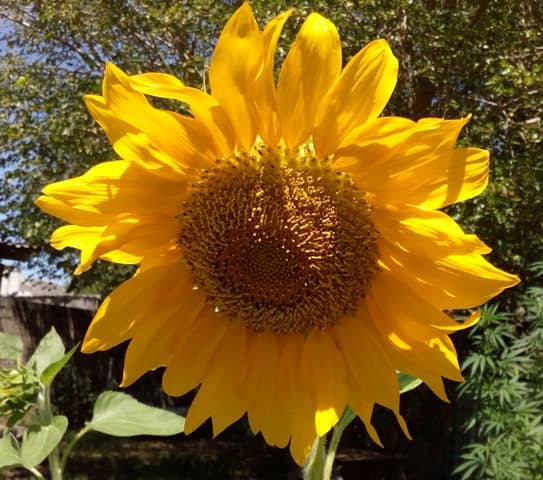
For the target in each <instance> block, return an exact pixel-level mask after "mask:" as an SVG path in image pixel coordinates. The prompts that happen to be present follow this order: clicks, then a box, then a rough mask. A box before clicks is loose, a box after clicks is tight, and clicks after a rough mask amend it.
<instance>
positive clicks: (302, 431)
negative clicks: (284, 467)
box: [37, 3, 518, 464]
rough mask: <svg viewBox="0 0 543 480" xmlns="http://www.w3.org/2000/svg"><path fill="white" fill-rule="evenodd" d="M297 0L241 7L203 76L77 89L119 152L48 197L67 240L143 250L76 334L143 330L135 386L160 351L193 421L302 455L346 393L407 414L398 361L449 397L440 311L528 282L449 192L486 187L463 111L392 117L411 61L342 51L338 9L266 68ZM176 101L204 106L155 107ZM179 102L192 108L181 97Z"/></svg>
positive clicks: (120, 338) (132, 352)
mask: <svg viewBox="0 0 543 480" xmlns="http://www.w3.org/2000/svg"><path fill="white" fill-rule="evenodd" d="M289 15H290V12H289V11H287V12H284V13H283V14H281V15H279V16H277V17H275V18H274V19H273V20H271V21H270V22H269V23H268V24H267V25H266V27H265V28H264V30H263V31H260V30H259V27H258V25H257V23H256V21H255V19H254V16H253V13H252V10H251V7H250V6H249V4H248V3H244V4H243V5H242V6H241V7H240V8H239V9H238V10H237V11H236V12H235V13H234V14H233V16H232V17H231V18H230V19H229V20H228V22H227V23H226V25H225V27H224V29H223V31H222V33H221V35H220V38H219V40H218V42H217V45H216V48H215V50H214V53H213V55H212V57H211V63H210V69H209V83H210V87H211V93H210V94H208V93H206V92H204V91H201V90H198V89H195V88H191V87H188V86H185V85H184V84H183V83H182V82H181V81H179V80H178V79H177V78H175V77H174V76H171V75H166V74H161V73H144V74H139V75H127V74H126V73H124V72H123V71H121V70H120V69H119V68H117V67H115V66H114V65H111V64H108V65H107V67H106V71H105V77H104V81H103V91H102V95H101V96H100V95H89V96H87V97H86V98H85V101H86V104H87V107H88V109H89V111H90V113H91V114H92V116H93V117H94V118H95V119H96V121H97V122H98V123H99V124H100V125H101V126H102V127H103V129H104V130H105V132H106V134H107V136H108V138H109V140H110V141H111V143H112V145H113V148H114V150H115V152H116V153H117V154H118V155H119V157H120V158H121V159H120V160H116V161H108V162H103V163H100V164H98V165H96V166H94V167H93V168H91V169H90V170H88V171H87V172H86V173H85V174H83V175H82V176H80V177H77V178H72V179H68V180H64V181H60V182H57V183H53V184H51V185H48V186H46V187H45V188H44V190H43V195H42V196H40V197H39V198H38V200H37V203H38V205H39V206H40V207H41V208H42V209H43V210H45V211H46V212H48V213H50V214H52V215H55V216H57V217H59V218H61V219H62V220H64V221H66V222H68V223H69V224H68V225H64V226H61V227H60V228H58V229H57V230H56V231H55V232H54V233H53V235H52V238H51V243H52V245H53V246H54V247H55V248H57V249H63V248H65V247H74V248H77V249H79V250H81V262H80V265H79V266H78V267H77V270H76V273H80V272H83V271H84V270H86V269H87V268H89V267H90V266H91V264H92V263H93V262H94V261H95V260H96V259H99V258H100V259H104V260H108V261H111V262H116V263H122V264H138V265H139V268H138V270H137V272H136V273H135V275H134V276H133V277H132V278H131V279H129V280H128V281H126V282H125V283H123V284H122V285H120V286H119V287H118V288H117V289H116V290H114V291H113V292H112V293H111V294H110V295H109V296H108V297H107V298H106V299H105V300H104V302H103V303H102V305H101V306H100V308H99V309H98V312H97V313H96V316H95V317H94V319H93V321H92V323H91V325H90V327H89V329H88V332H87V334H86V337H85V340H84V343H83V347H82V349H83V351H84V352H88V353H90V352H95V351H97V350H104V349H108V348H111V347H113V346H115V345H118V344H119V343H121V342H125V341H127V340H130V343H129V345H128V348H127V350H126V357H125V363H124V374H123V385H129V384H131V383H132V382H134V381H135V380H136V379H138V378H139V377H140V376H141V375H143V374H144V373H145V372H147V371H149V370H152V369H156V368H158V367H165V371H164V374H163V388H164V390H165V392H167V393H168V394H170V395H175V396H177V395H183V394H185V393H187V392H189V391H190V390H192V389H195V388H198V392H197V394H196V396H195V399H194V401H193V402H192V405H191V407H190V409H189V411H188V414H187V418H186V425H185V430H186V433H190V432H192V431H194V430H195V429H196V428H197V427H198V426H199V425H200V424H202V422H204V421H205V420H206V419H208V418H209V417H211V420H212V424H213V429H214V434H215V435H216V434H218V433H219V432H221V431H222V430H223V429H224V428H226V427H227V426H229V425H230V424H232V423H233V422H235V421H236V420H238V419H239V418H240V417H242V416H243V415H244V414H245V413H247V416H248V421H249V425H250V427H251V429H252V430H253V431H254V432H255V433H256V432H262V435H263V437H264V439H265V440H266V441H267V442H268V443H269V444H271V445H276V446H279V447H284V446H286V445H287V444H288V443H289V442H290V451H291V453H292V455H293V458H294V459H295V460H296V461H297V462H298V463H300V464H301V463H303V461H304V459H305V458H306V455H307V453H308V450H309V448H310V446H311V444H312V442H313V440H314V439H315V437H316V436H317V435H318V436H322V435H324V434H326V433H327V432H328V431H329V430H330V429H331V428H332V427H333V426H334V425H335V424H336V423H337V421H338V418H339V416H340V415H341V413H342V411H343V410H344V408H345V406H346V405H349V406H350V407H351V408H352V409H353V410H354V411H355V412H356V413H357V415H358V416H359V417H360V418H361V420H362V421H363V422H364V424H365V426H366V429H367V431H368V433H369V434H370V436H371V437H372V438H373V439H374V440H375V441H376V442H377V443H380V440H379V437H378V434H377V432H376V431H375V429H374V427H373V426H372V425H371V415H372V410H373V406H374V404H380V405H383V406H385V407H387V408H389V409H390V410H391V411H392V412H393V413H394V415H395V416H396V418H397V419H398V421H399V423H400V425H401V427H402V429H403V430H404V432H405V433H406V435H409V433H408V431H407V427H406V425H405V422H404V420H403V418H402V417H401V415H400V412H399V387H398V380H397V375H396V373H397V371H401V372H404V373H406V374H409V375H412V376H415V377H418V378H420V379H422V380H423V381H424V382H425V383H426V384H427V385H428V387H429V388H430V389H432V391H433V392H435V394H436V395H437V396H438V397H440V398H442V399H443V400H446V398H447V397H446V394H445V390H444V387H443V380H442V378H448V379H452V380H456V381H461V380H462V376H461V374H460V370H459V366H458V361H457V357H456V352H455V349H454V346H453V344H452V342H451V340H450V338H449V334H450V333H452V332H454V331H457V330H460V329H462V328H466V327H467V326H469V325H471V324H473V323H474V322H475V321H476V320H477V317H478V313H477V312H476V313H474V314H473V315H472V316H471V317H470V318H469V319H468V320H467V321H466V322H464V323H457V322H456V321H454V320H452V319H451V318H450V317H449V316H448V315H446V314H445V313H444V312H443V311H444V310H451V309H469V308H472V307H476V306H478V305H480V304H481V303H483V302H486V301H487V300H489V299H490V298H492V297H494V296H495V295H497V294H499V293H500V292H501V291H502V290H504V289H505V288H508V287H511V286H513V285H515V284H516V283H517V282H518V278H517V277H516V276H514V275H510V274H508V273H506V272H503V271H501V270H499V269H497V268H495V267H493V266H492V265H491V264H490V263H488V262H487V261H486V260H485V259H484V258H483V256H482V255H483V254H486V253H488V252H489V251H490V249H489V248H488V247H487V246H486V245H485V244H484V243H483V242H481V241H480V240H479V239H478V238H477V237H476V236H475V235H470V234H465V233H464V232H463V231H462V229H461V228H460V227H459V226H458V225H457V224H456V223H455V221H454V220H453V219H451V218H450V217H449V216H447V215H446V214H445V213H443V212H442V211H440V210H439V209H440V208H442V207H444V206H446V205H449V204H452V203H455V202H458V201H462V200H465V199H468V198H471V197H474V196H476V195H478V194H479V193H480V192H482V191H483V190H484V188H485V187H486V184H487V181H488V152H487V151H486V150H481V149H478V148H471V147H468V148H455V142H456V139H457V137H458V135H459V133H460V130H461V129H462V127H463V126H464V125H465V124H466V122H467V121H468V119H469V117H466V118H463V119H458V120H443V119H440V118H424V119H421V120H419V121H417V122H414V121H411V120H408V119H405V118H400V117H394V116H380V114H381V112H382V110H383V108H384V107H385V105H386V103H387V101H388V99H389V97H390V95H391V93H392V91H393V89H394V87H395V84H396V79H397V73H398V61H397V60H396V58H395V57H394V56H393V54H392V52H391V50H390V47H389V46H388V44H387V42H386V41H384V40H376V41H373V42H371V43H369V44H368V45H367V46H365V47H364V48H363V49H362V50H361V51H359V52H358V53H357V54H356V55H355V56H354V57H353V58H351V59H350V61H349V62H348V63H347V64H346V66H345V68H342V56H341V45H340V39H339V35H338V33H337V30H336V28H335V26H334V25H333V24H332V23H331V22H330V21H328V20H327V19H325V18H323V17H322V16H320V15H318V14H315V13H313V14H311V15H309V16H308V17H307V19H306V20H305V22H304V23H303V25H302V27H301V29H300V31H299V32H298V34H297V36H296V38H295V40H294V43H293V44H292V46H291V48H290V50H289V52H288V54H287V55H286V57H285V59H284V61H283V64H282V66H281V69H280V73H279V78H278V81H277V83H276V82H275V81H274V75H273V73H274V58H275V51H276V46H277V41H278V38H279V35H280V32H281V29H282V27H283V25H284V23H285V21H286V20H287V18H288V17H289ZM148 96H153V97H158V98H165V99H170V100H171V99H173V100H176V101H179V102H181V104H182V105H183V106H184V107H187V106H188V108H189V109H190V112H191V115H182V114H180V113H176V112H173V111H168V110H163V109H158V108H155V107H154V106H153V105H152V104H151V103H150V102H149V101H148V99H147V97H148ZM180 111H182V109H180Z"/></svg>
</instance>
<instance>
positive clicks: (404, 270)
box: [378, 237, 520, 310]
mask: <svg viewBox="0 0 543 480" xmlns="http://www.w3.org/2000/svg"><path fill="white" fill-rule="evenodd" d="M378 249H379V264H380V266H381V268H383V269H384V270H385V271H388V272H390V274H391V275H392V276H394V277H395V278H397V279H399V280H401V281H402V282H403V283H404V284H406V285H409V287H410V288H412V289H413V290H414V291H415V292H416V293H418V295H420V296H421V297H422V298H425V299H426V300H427V301H428V302H430V303H431V304H432V305H434V306H435V307H437V308H439V309H442V310H446V309H451V310H452V309H462V308H473V307H477V306H479V305H482V304H483V303H485V302H486V301H488V300H490V299H491V298H492V297H495V296H496V295H498V294H500V293H501V292H502V291H503V290H505V289H506V288H510V287H513V286H514V285H516V284H517V283H518V282H519V281H520V280H519V278H518V277H517V276H516V275H511V274H509V273H506V272H504V271H503V270H500V269H499V268H496V267H494V266H492V265H491V264H490V263H489V262H487V261H486V260H485V259H484V258H483V257H482V256H481V255H479V254H466V255H449V256H447V257H443V258H439V259H433V258H431V257H428V256H425V255H417V254H415V253H411V252H410V253H407V252H405V251H404V250H403V249H401V248H399V247H398V246H396V245H393V244H391V243H390V242H388V241H387V240H386V239H384V238H383V237H380V238H379V240H378Z"/></svg>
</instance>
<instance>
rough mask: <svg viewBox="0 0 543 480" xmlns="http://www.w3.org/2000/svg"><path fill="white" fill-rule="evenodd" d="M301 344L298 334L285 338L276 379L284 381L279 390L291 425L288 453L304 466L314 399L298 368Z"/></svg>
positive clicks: (312, 429)
mask: <svg viewBox="0 0 543 480" xmlns="http://www.w3.org/2000/svg"><path fill="white" fill-rule="evenodd" d="M304 341H305V340H304V338H303V336H302V335H288V336H287V337H286V338H285V341H284V342H283V348H282V349H281V358H280V372H281V373H280V376H281V377H282V378H284V379H285V380H286V381H285V383H284V384H283V388H284V392H285V396H286V398H287V406H288V409H289V418H290V425H291V439H290V453H291V455H292V458H293V459H294V461H295V462H296V463H297V464H298V465H300V466H301V465H303V464H304V462H305V460H306V458H307V455H308V454H309V451H310V450H311V445H312V444H313V441H314V440H315V438H316V435H317V431H316V428H315V399H314V398H313V396H312V395H311V392H310V391H309V390H308V388H307V381H306V379H305V378H304V377H303V374H302V371H301V368H300V366H301V359H302V352H303V346H304Z"/></svg>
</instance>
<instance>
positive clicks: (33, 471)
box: [27, 467, 45, 480]
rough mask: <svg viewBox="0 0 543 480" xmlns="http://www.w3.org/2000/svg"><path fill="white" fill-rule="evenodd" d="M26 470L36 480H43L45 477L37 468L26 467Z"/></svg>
mask: <svg viewBox="0 0 543 480" xmlns="http://www.w3.org/2000/svg"><path fill="white" fill-rule="evenodd" d="M27 470H28V471H29V472H30V473H31V474H32V475H34V476H35V477H36V478H39V479H41V480H45V477H44V476H43V475H42V474H41V472H40V471H39V470H38V469H37V468H34V467H30V468H28V467H27Z"/></svg>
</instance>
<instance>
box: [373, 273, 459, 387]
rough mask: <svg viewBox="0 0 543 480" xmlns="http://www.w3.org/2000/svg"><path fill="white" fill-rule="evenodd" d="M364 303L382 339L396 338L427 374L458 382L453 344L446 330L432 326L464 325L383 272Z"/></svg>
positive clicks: (375, 277)
mask: <svg viewBox="0 0 543 480" xmlns="http://www.w3.org/2000/svg"><path fill="white" fill-rule="evenodd" d="M390 292H394V298H395V301H394V302H387V301H386V299H387V298H388V296H389V295H390ZM368 305H369V309H370V312H371V314H372V318H374V319H375V321H376V323H379V327H378V328H380V329H382V338H389V337H391V336H392V334H394V336H395V337H399V338H400V339H401V340H402V343H403V344H405V345H407V346H408V347H409V356H410V358H411V359H412V360H413V361H414V362H415V363H418V365H419V366H420V367H423V368H424V370H425V371H426V372H427V373H428V374H431V375H434V376H441V377H446V378H449V379H451V380H456V381H462V375H461V374H460V367H459V365H458V359H457V357H456V352H455V350H454V346H453V344H452V342H451V341H450V339H449V338H448V337H447V335H446V333H444V332H443V331H441V329H440V328H436V327H438V326H440V325H444V326H446V327H447V328H452V327H455V326H456V327H457V330H460V329H462V328H466V326H465V325H462V324H460V323H456V322H454V321H453V320H452V319H449V318H448V317H447V315H445V314H444V313H443V312H442V311H441V310H439V309H437V308H436V307H434V306H432V305H431V304H429V303H428V302H426V301H425V300H424V299H423V298H421V297H419V296H418V295H416V294H415V293H414V292H413V291H412V290H411V289H409V288H408V287H406V286H405V285H403V284H402V283H401V282H400V281H399V280H396V279H394V278H393V277H391V276H390V275H388V274H387V273H385V272H380V273H379V274H377V275H375V276H374V278H373V279H372V286H371V290H370V292H369V294H368ZM455 324H456V325H455ZM400 369H401V368H400Z"/></svg>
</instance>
